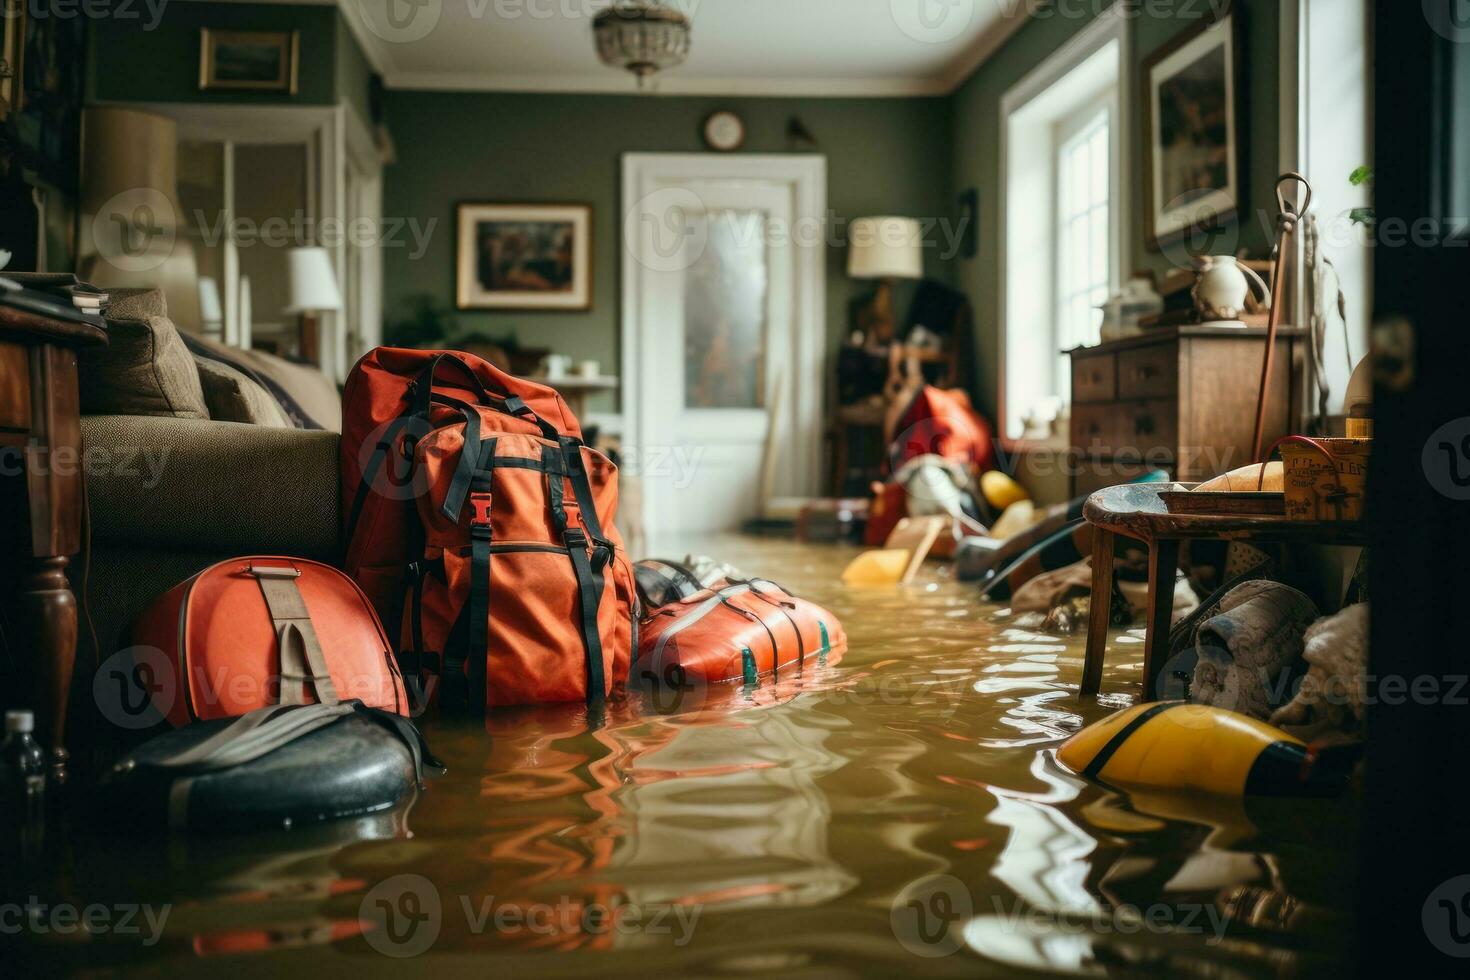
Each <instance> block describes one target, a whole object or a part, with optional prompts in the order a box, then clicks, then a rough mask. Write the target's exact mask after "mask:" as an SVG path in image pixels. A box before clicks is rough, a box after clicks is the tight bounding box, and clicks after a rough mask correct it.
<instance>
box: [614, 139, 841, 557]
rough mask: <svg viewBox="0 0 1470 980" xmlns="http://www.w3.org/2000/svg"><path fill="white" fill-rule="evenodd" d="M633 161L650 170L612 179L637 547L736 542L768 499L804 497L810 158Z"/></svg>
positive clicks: (815, 425) (811, 354) (810, 460)
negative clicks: (618, 202)
mask: <svg viewBox="0 0 1470 980" xmlns="http://www.w3.org/2000/svg"><path fill="white" fill-rule="evenodd" d="M637 156H638V157H639V158H641V159H642V161H644V162H645V163H647V162H648V161H650V160H651V161H652V164H651V165H643V166H638V165H637V163H638V162H639V161H636V160H635V161H633V165H631V166H630V165H629V164H627V163H625V166H629V173H626V174H625V178H628V179H626V180H625V193H626V194H628V195H629V200H627V201H626V202H625V203H626V206H625V209H624V213H625V215H626V216H627V224H626V225H625V228H624V232H625V245H626V247H627V250H628V254H627V257H626V265H625V276H624V279H625V285H627V286H630V287H631V288H629V290H628V293H629V295H628V296H627V297H625V301H626V302H628V308H627V309H625V320H626V321H628V322H625V324H624V327H625V330H624V337H625V348H624V368H625V370H624V376H625V378H627V379H628V380H629V381H630V382H631V383H630V384H629V385H628V387H627V389H625V391H626V394H625V398H624V405H625V408H624V411H625V416H628V418H627V421H628V422H630V423H631V424H629V425H626V426H625V428H626V432H625V441H626V442H627V443H629V445H628V446H627V449H628V450H629V453H628V454H625V455H631V457H632V458H631V462H632V463H633V464H634V465H636V467H637V472H638V474H639V475H640V477H641V478H642V483H643V499H644V503H645V508H646V511H645V527H646V529H647V531H648V533H649V534H650V535H651V536H654V537H655V538H657V537H659V536H664V535H667V534H671V533H673V534H691V533H707V532H715V531H723V530H730V529H734V528H738V527H739V526H740V525H741V524H742V523H743V522H744V521H746V520H748V519H749V518H752V517H755V516H757V515H759V514H760V512H761V507H762V504H763V501H764V498H765V494H766V492H767V489H769V491H770V493H772V494H773V495H775V496H794V495H807V494H811V493H813V492H815V489H816V482H815V478H816V472H817V469H816V464H817V460H816V454H817V451H818V449H819V447H820V441H819V439H820V406H821V387H822V379H823V377H824V376H825V375H824V373H823V371H822V356H821V355H822V350H823V344H822V331H823V329H824V324H823V320H822V318H821V317H820V315H817V314H816V310H819V309H820V306H819V304H820V295H821V290H822V278H821V277H822V262H821V261H820V259H821V250H822V248H823V246H824V243H825V237H824V236H822V235H821V234H820V233H819V232H817V233H815V234H812V233H811V232H812V231H814V230H815V229H816V226H817V225H819V224H820V215H821V210H822V209H821V208H817V209H816V210H815V211H813V210H812V206H813V204H814V203H815V200H814V198H815V196H816V195H815V190H816V189H815V188H813V187H812V186H810V180H809V178H810V176H811V175H812V174H813V173H819V170H814V169H813V167H812V163H813V159H814V158H810V157H800V158H754V157H752V158H748V161H753V162H754V166H749V165H745V166H742V165H743V164H747V160H742V159H741V158H738V157H736V158H711V157H708V156H699V157H687V156H667V155H662V154H658V155H653V154H650V155H637ZM630 159H631V158H630ZM773 159H774V160H780V161H781V162H782V163H784V164H785V165H786V168H785V171H786V172H782V171H781V170H780V169H777V168H773V167H772V165H771V161H772V160H773ZM792 162H797V163H799V164H800V165H801V166H800V168H799V169H801V170H804V171H805V173H794V172H792V169H791V166H790V165H791V163H792ZM816 162H817V163H818V164H820V160H819V159H817V160H816ZM804 232H805V233H804ZM630 280H631V281H630ZM814 304H817V305H815V306H814ZM768 440H769V450H768ZM768 453H769V459H770V461H771V463H770V471H771V473H770V477H771V478H770V483H769V486H768V487H767V486H766V485H764V484H763V472H764V470H765V468H766V460H767V458H768Z"/></svg>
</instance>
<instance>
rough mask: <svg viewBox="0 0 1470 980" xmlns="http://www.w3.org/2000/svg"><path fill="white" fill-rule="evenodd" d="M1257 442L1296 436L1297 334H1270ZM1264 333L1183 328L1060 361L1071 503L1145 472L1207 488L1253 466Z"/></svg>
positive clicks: (1301, 347)
mask: <svg viewBox="0 0 1470 980" xmlns="http://www.w3.org/2000/svg"><path fill="white" fill-rule="evenodd" d="M1276 345H1277V347H1276V357H1275V362H1274V364H1273V365H1272V370H1271V375H1272V376H1271V397H1270V403H1269V405H1268V406H1267V412H1266V431H1265V437H1264V442H1263V447H1264V446H1269V445H1270V444H1271V442H1272V441H1273V440H1275V439H1276V438H1277V437H1279V436H1282V435H1285V434H1286V433H1287V432H1288V431H1293V430H1298V429H1299V421H1298V420H1299V419H1300V416H1301V414H1302V381H1301V379H1302V365H1303V357H1304V354H1305V349H1306V348H1305V341H1304V339H1303V332H1302V331H1301V330H1299V329H1287V328H1282V329H1281V330H1279V331H1277V336H1276ZM1265 346H1266V332H1265V331H1264V330H1261V329H1245V328H1239V327H1236V328H1231V327H1203V326H1183V327H1168V328H1162V329H1159V330H1154V331H1150V332H1149V333H1147V334H1145V335H1144V336H1141V337H1129V338H1126V339H1124V340H1116V341H1112V342H1110V343H1106V344H1099V345H1098V346H1096V347H1078V348H1075V349H1073V350H1070V351H1068V352H1067V354H1068V355H1069V356H1070V357H1071V359H1072V422H1071V429H1070V433H1071V439H1070V441H1071V447H1072V452H1071V457H1072V462H1073V463H1074V468H1073V470H1072V494H1073V496H1077V495H1080V494H1084V493H1091V492H1092V491H1094V490H1097V489H1099V488H1101V487H1105V486H1111V485H1112V484H1116V483H1122V482H1125V481H1127V480H1130V479H1132V478H1133V477H1135V476H1137V475H1138V474H1139V473H1141V472H1143V471H1144V470H1147V469H1151V468H1154V467H1157V468H1160V469H1165V470H1168V471H1169V473H1170V475H1171V476H1172V478H1173V479H1176V480H1182V481H1186V482H1194V481H1199V480H1208V479H1209V478H1210V477H1212V476H1217V475H1219V474H1221V473H1224V472H1226V471H1227V470H1231V469H1234V468H1235V467H1237V466H1245V465H1246V464H1248V463H1251V462H1253V460H1251V458H1250V454H1251V438H1252V436H1253V434H1254V432H1253V429H1254V427H1255V413H1256V388H1257V385H1258V384H1259V383H1260V378H1261V359H1262V355H1263V354H1264V353H1265Z"/></svg>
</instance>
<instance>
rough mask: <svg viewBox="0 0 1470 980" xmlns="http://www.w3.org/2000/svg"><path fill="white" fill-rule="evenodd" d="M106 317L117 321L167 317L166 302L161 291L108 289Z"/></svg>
mask: <svg viewBox="0 0 1470 980" xmlns="http://www.w3.org/2000/svg"><path fill="white" fill-rule="evenodd" d="M107 316H108V317H109V318H112V319H117V320H141V319H143V318H144V317H150V316H168V301H167V300H165V299H164V297H163V290H161V289H108V290H107Z"/></svg>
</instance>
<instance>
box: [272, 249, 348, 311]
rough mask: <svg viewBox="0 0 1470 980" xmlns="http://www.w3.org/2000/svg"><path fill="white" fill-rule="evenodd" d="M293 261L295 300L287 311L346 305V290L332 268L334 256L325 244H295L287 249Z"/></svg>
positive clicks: (289, 258)
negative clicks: (305, 246)
mask: <svg viewBox="0 0 1470 980" xmlns="http://www.w3.org/2000/svg"><path fill="white" fill-rule="evenodd" d="M286 260H287V262H288V263H290V265H289V268H288V271H289V272H290V277H291V303H290V305H288V306H287V307H286V310H285V312H287V313H321V312H324V311H327V310H340V309H341V308H342V293H341V291H339V290H338V289H337V276H336V274H334V273H333V272H332V256H331V254H330V253H329V252H328V251H327V250H326V249H324V248H320V247H317V246H311V247H308V248H293V249H291V250H290V251H289V252H287V253H286Z"/></svg>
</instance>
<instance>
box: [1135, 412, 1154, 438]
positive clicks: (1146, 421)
mask: <svg viewBox="0 0 1470 980" xmlns="http://www.w3.org/2000/svg"><path fill="white" fill-rule="evenodd" d="M1133 434H1134V435H1138V436H1151V435H1153V434H1154V417H1153V416H1152V415H1138V416H1135V417H1134V419H1133Z"/></svg>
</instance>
